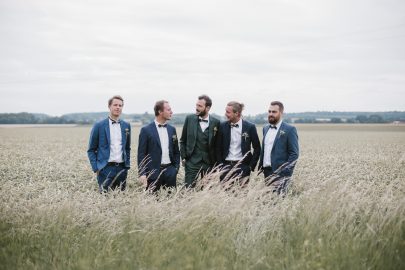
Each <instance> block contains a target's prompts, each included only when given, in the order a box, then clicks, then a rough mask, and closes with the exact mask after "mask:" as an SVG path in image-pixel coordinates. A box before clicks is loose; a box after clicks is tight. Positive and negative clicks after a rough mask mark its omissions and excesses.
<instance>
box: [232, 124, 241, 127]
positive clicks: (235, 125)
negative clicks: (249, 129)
mask: <svg viewBox="0 0 405 270" xmlns="http://www.w3.org/2000/svg"><path fill="white" fill-rule="evenodd" d="M231 127H236V128H237V127H239V124H231Z"/></svg>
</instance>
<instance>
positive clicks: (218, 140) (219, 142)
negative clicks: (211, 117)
mask: <svg viewBox="0 0 405 270" xmlns="http://www.w3.org/2000/svg"><path fill="white" fill-rule="evenodd" d="M222 133H223V131H222V125H221V124H219V126H218V133H217V137H216V138H215V157H216V159H217V162H218V163H222V162H223V158H222V148H223V145H222V144H223V138H222V137H223V136H222Z"/></svg>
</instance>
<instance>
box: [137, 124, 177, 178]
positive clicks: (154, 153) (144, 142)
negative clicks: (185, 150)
mask: <svg viewBox="0 0 405 270" xmlns="http://www.w3.org/2000/svg"><path fill="white" fill-rule="evenodd" d="M166 128H167V134H168V136H169V157H170V162H171V163H172V165H173V166H175V167H176V169H177V170H179V167H180V151H179V143H178V139H177V134H176V128H175V127H174V126H171V125H169V124H168V125H167V127H166ZM161 162H162V146H161V144H160V139H159V133H158V131H157V128H156V124H155V122H154V121H153V122H152V123H150V124H148V125H146V126H144V127H142V129H141V132H140V133H139V141H138V173H139V176H142V175H146V176H147V177H148V178H149V179H157V177H158V176H159V173H160V164H161Z"/></svg>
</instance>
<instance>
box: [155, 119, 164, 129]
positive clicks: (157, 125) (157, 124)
mask: <svg viewBox="0 0 405 270" xmlns="http://www.w3.org/2000/svg"><path fill="white" fill-rule="evenodd" d="M154 122H155V125H156V127H159V125H167V121H166V122H164V123H163V124H161V123H159V122H158V121H156V120H154Z"/></svg>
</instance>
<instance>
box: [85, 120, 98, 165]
mask: <svg viewBox="0 0 405 270" xmlns="http://www.w3.org/2000/svg"><path fill="white" fill-rule="evenodd" d="M98 142H99V125H98V124H97V123H96V124H95V125H94V126H93V128H92V129H91V133H90V139H89V147H88V149H87V156H88V158H89V161H90V165H91V169H92V170H93V172H97V170H98V168H97V151H98Z"/></svg>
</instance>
